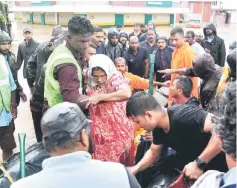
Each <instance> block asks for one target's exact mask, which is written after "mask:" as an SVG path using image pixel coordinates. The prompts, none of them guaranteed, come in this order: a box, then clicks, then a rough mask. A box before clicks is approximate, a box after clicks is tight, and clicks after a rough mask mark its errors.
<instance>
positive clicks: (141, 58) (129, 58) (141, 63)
mask: <svg viewBox="0 0 237 188" xmlns="http://www.w3.org/2000/svg"><path fill="white" fill-rule="evenodd" d="M124 58H125V59H126V62H127V65H128V71H129V72H131V73H133V74H135V75H137V76H140V77H143V78H147V77H148V70H149V62H148V53H147V50H146V49H144V48H142V47H139V42H138V38H137V37H136V36H132V37H130V40H129V48H128V49H127V50H126V52H125V55H124Z"/></svg>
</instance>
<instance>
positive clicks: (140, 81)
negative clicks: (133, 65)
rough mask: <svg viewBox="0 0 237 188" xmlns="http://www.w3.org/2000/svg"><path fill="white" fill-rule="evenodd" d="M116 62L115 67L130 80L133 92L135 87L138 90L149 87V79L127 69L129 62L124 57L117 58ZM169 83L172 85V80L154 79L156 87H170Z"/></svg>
mask: <svg viewBox="0 0 237 188" xmlns="http://www.w3.org/2000/svg"><path fill="white" fill-rule="evenodd" d="M114 63H115V67H116V69H117V71H119V72H121V73H122V75H123V76H124V77H125V78H126V79H128V80H129V86H130V88H131V91H132V92H133V91H134V90H135V89H137V90H145V89H149V80H148V79H144V78H142V77H140V76H137V75H134V74H132V73H130V72H128V71H127V70H128V67H127V63H126V60H125V59H124V58H123V57H118V58H116V59H115V61H114ZM169 85H170V81H166V82H164V83H161V82H156V81H153V86H154V87H156V86H165V87H169Z"/></svg>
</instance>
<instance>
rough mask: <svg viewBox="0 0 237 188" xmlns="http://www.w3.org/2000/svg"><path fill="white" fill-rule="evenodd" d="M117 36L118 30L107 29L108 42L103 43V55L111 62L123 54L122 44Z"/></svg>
mask: <svg viewBox="0 0 237 188" xmlns="http://www.w3.org/2000/svg"><path fill="white" fill-rule="evenodd" d="M118 37H119V35H118V32H117V31H116V30H115V29H114V28H111V29H110V30H109V31H108V43H107V44H106V45H105V55H107V56H108V57H109V58H110V59H111V60H112V61H113V62H114V60H115V59H116V58H117V57H123V56H124V50H123V46H122V44H120V43H119V42H118Z"/></svg>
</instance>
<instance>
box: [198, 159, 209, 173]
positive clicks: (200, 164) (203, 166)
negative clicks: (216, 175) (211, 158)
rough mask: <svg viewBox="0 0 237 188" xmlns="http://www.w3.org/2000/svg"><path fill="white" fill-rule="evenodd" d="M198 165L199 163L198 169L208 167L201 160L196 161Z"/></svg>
mask: <svg viewBox="0 0 237 188" xmlns="http://www.w3.org/2000/svg"><path fill="white" fill-rule="evenodd" d="M196 163H197V166H198V168H199V169H201V170H203V169H204V168H206V167H207V163H206V162H204V161H203V160H201V159H200V158H197V159H196Z"/></svg>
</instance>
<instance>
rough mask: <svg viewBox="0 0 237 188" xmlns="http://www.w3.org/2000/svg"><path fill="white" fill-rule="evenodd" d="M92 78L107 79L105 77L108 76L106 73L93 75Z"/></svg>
mask: <svg viewBox="0 0 237 188" xmlns="http://www.w3.org/2000/svg"><path fill="white" fill-rule="evenodd" d="M92 78H93V79H94V80H99V79H105V78H106V75H105V74H104V75H98V76H92Z"/></svg>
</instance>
